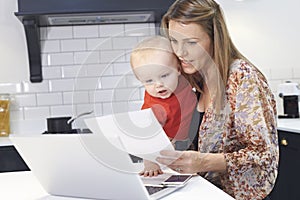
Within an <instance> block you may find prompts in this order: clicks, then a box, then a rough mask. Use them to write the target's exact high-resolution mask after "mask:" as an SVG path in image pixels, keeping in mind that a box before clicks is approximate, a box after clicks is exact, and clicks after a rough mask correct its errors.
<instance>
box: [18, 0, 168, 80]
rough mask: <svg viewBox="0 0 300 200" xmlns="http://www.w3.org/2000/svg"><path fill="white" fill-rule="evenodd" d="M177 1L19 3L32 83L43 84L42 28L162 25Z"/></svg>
mask: <svg viewBox="0 0 300 200" xmlns="http://www.w3.org/2000/svg"><path fill="white" fill-rule="evenodd" d="M173 2H174V0H127V1H126V0H18V12H16V13H15V15H16V16H17V17H18V18H19V19H20V21H21V22H22V24H23V25H24V29H25V34H26V40H27V49H28V55H29V65H30V81H31V82H41V81H42V80H43V77H42V68H41V57H40V37H39V27H43V26H68V25H92V24H115V23H145V22H154V23H159V22H160V20H161V17H162V15H163V14H164V13H165V12H166V11H167V9H168V7H169V6H170V5H171V4H172V3H173Z"/></svg>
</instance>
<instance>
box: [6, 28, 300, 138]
mask: <svg viewBox="0 0 300 200" xmlns="http://www.w3.org/2000/svg"><path fill="white" fill-rule="evenodd" d="M156 33H157V29H156V28H155V24H153V23H150V24H149V23H144V24H113V25H92V26H62V27H42V28H40V34H41V35H40V36H41V57H42V65H43V77H44V80H43V82H42V83H30V82H21V83H17V84H16V83H5V84H0V93H10V94H11V95H12V106H11V130H12V133H30V134H40V133H42V132H44V131H46V130H47V127H46V125H47V124H46V118H47V117H57V116H72V115H77V114H79V113H82V112H86V111H90V110H94V113H93V114H92V115H90V116H101V115H106V114H111V113H118V112H125V111H132V110H139V109H140V107H141V104H142V99H143V94H144V88H143V87H142V86H141V84H140V82H139V81H137V80H136V78H135V77H134V75H133V74H132V71H131V68H130V64H129V59H130V52H131V49H132V48H133V47H134V46H135V45H136V44H137V43H138V42H139V41H141V40H142V39H144V38H146V37H148V36H151V35H154V34H156ZM259 67H263V66H259ZM261 70H262V72H263V73H264V74H265V75H266V77H267V78H268V80H269V83H270V85H271V88H272V90H273V92H274V94H275V96H276V99H277V101H278V112H282V105H281V104H282V102H281V99H280V98H279V97H278V95H277V86H278V84H280V83H283V82H285V81H288V80H289V81H294V82H298V83H300V68H298V67H297V66H287V67H286V66H284V67H283V68H282V69H272V68H271V69H269V68H262V69H261ZM90 116H87V117H90ZM83 118H84V117H83ZM83 118H82V119H83ZM82 119H80V120H78V121H76V123H74V124H73V125H74V126H73V127H74V128H78V127H79V128H85V125H84V123H83V120H82Z"/></svg>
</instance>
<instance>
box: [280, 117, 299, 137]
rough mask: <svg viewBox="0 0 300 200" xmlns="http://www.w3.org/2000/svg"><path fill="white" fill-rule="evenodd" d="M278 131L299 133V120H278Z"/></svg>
mask: <svg viewBox="0 0 300 200" xmlns="http://www.w3.org/2000/svg"><path fill="white" fill-rule="evenodd" d="M278 129H279V130H282V131H289V132H295V133H300V118H297V119H278Z"/></svg>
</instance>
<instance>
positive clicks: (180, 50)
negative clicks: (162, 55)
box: [175, 45, 186, 57]
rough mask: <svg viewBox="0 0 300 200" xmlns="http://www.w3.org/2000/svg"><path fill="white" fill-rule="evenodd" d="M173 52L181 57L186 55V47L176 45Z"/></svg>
mask: <svg viewBox="0 0 300 200" xmlns="http://www.w3.org/2000/svg"><path fill="white" fill-rule="evenodd" d="M175 54H176V55H177V56H178V57H183V56H185V55H186V49H185V47H184V45H178V46H177V48H176V50H175Z"/></svg>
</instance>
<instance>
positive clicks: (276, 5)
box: [218, 0, 300, 89]
mask: <svg viewBox="0 0 300 200" xmlns="http://www.w3.org/2000/svg"><path fill="white" fill-rule="evenodd" d="M218 2H219V3H220V4H221V6H222V7H223V9H224V12H225V16H226V20H227V23H228V26H229V31H230V33H231V36H232V38H233V40H234V42H235V44H236V46H237V47H238V48H239V49H240V50H241V51H242V52H243V53H244V55H245V56H246V57H248V58H249V59H250V60H251V61H252V62H253V63H254V64H256V65H257V66H258V67H259V68H260V69H262V70H263V71H264V72H265V74H266V75H267V76H268V78H269V79H270V80H273V81H274V80H277V79H278V80H284V79H286V80H290V79H292V80H295V81H299V79H300V70H299V66H298V60H299V59H298V57H299V52H300V38H299V35H300V22H299V19H300V13H299V7H300V1H299V0H285V1H282V0H244V1H236V0H218ZM274 89H275V88H274Z"/></svg>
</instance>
